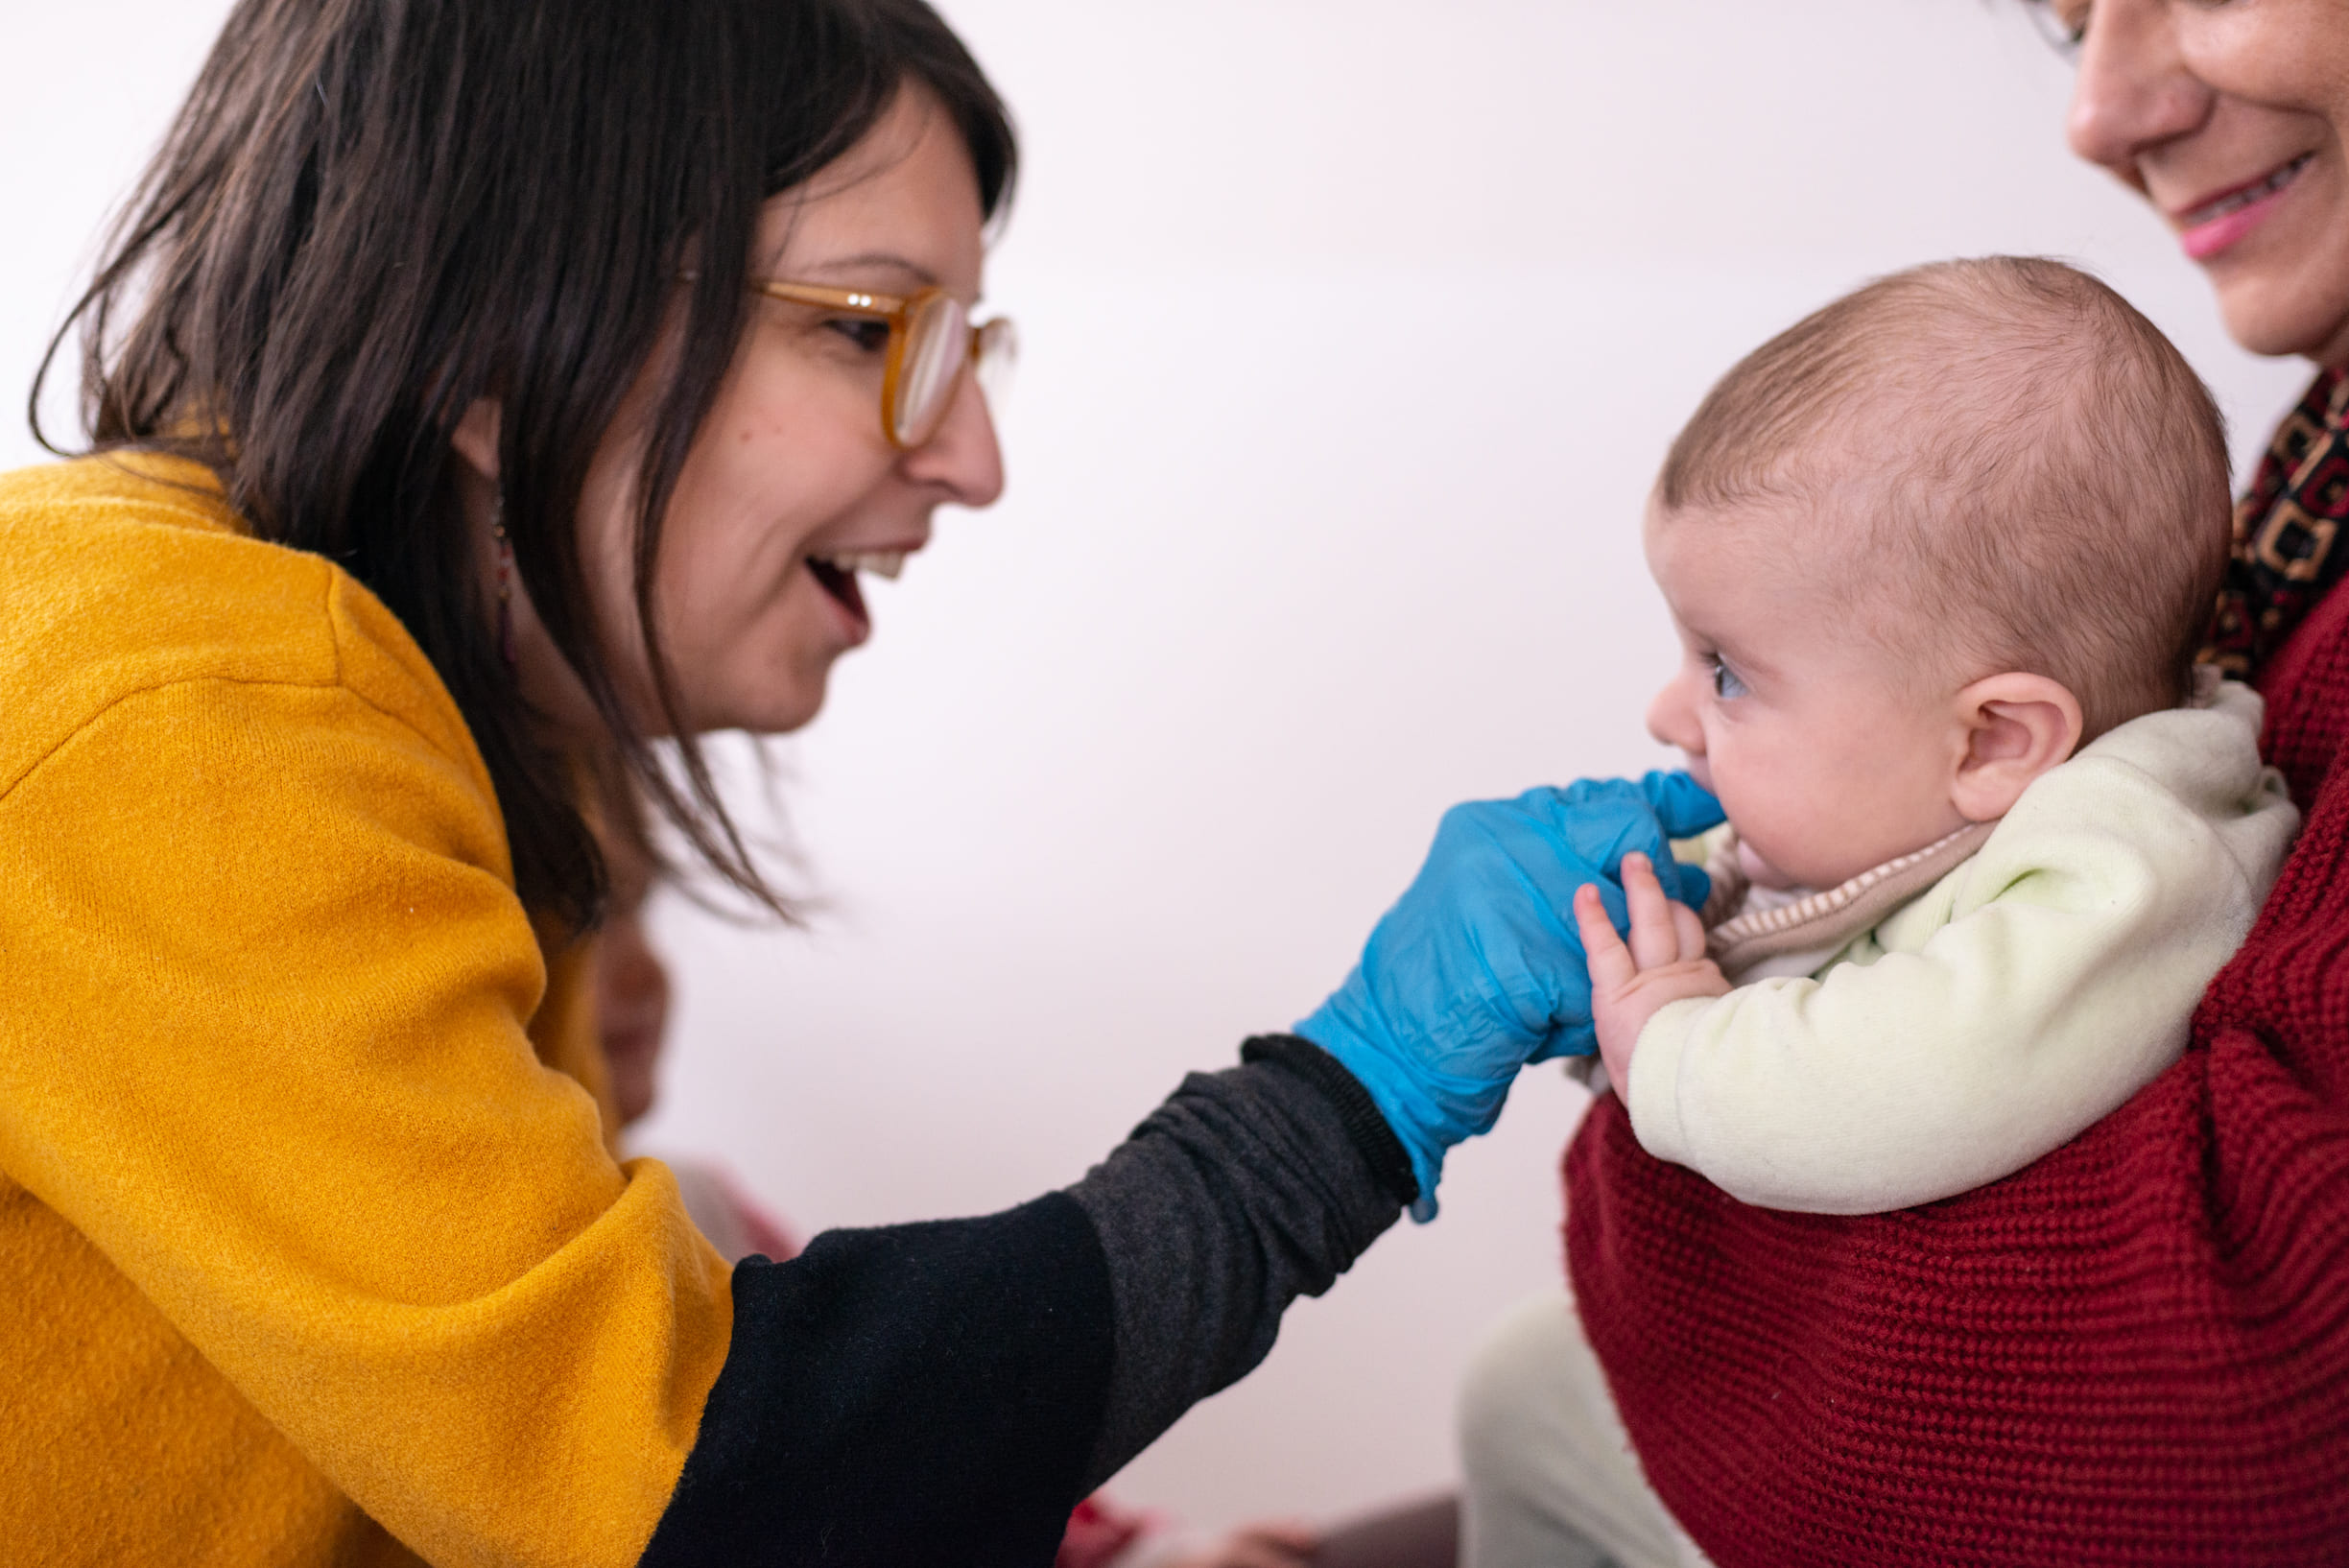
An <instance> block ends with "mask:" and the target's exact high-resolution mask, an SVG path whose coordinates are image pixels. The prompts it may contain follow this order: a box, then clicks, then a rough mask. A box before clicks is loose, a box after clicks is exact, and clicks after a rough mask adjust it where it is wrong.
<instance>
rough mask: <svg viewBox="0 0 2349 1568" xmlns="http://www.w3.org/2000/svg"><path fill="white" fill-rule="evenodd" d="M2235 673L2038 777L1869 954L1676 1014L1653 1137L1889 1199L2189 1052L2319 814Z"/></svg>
mask: <svg viewBox="0 0 2349 1568" xmlns="http://www.w3.org/2000/svg"><path fill="white" fill-rule="evenodd" d="M2237 691H2238V693H2239V694H2240V695H2238V696H2236V697H2234V698H2232V699H2231V700H2227V701H2221V703H2220V705H2219V707H2218V708H2216V709H2206V710H2176V711H2173V712H2170V713H2164V714H2159V715H2153V716H2149V717H2148V718H2147V719H2145V720H2139V721H2136V722H2134V723H2133V724H2131V725H2124V726H2122V727H2121V728H2120V729H2117V730H2115V731H2114V732H2113V733H2112V734H2111V735H2109V736H2107V737H2105V738H2104V739H2102V740H2100V741H2099V742H2098V743H2097V744H2096V745H2095V746H2093V747H2091V748H2088V749H2087V750H2085V751H2083V752H2082V753H2081V754H2080V755H2079V756H2078V757H2076V758H2075V759H2074V760H2073V761H2071V762H2069V763H2066V764H2065V765H2063V766H2062V767H2060V768H2058V769H2056V770H2054V771H2053V772H2050V773H2048V774H2047V775H2045V776H2044V777H2042V778H2041V779H2040V780H2038V781H2037V782H2036V783H2034V784H2033V785H2032V786H2031V788H2030V789H2029V791H2028V792H2026V794H2025V796H2024V797H2023V798H2022V800H2020V801H2019V802H2018V803H2017V804H2016V807H2015V809H2014V810H2013V811H2012V812H2010V813H2009V814H2008V815H2007V817H2006V818H2005V820H2004V821H2003V822H2001V824H2000V825H1999V828H1998V830H1997V831H1996V832H1995V833H1993V834H1992V835H1991V837H1990V839H1989V840H1988V842H1987V843H1985V844H1984V845H1983V847H1982V849H1981V853H1979V854H1978V855H1976V856H1975V857H1974V858H1973V859H1972V860H1970V861H1968V862H1967V863H1966V864H1965V865H1964V866H1962V867H1958V870H1956V871H1954V872H1952V873H1951V874H1950V876H1949V877H1947V878H1945V879H1944V880H1943V881H1942V882H1941V883H1940V884H1938V885H1936V886H1935V887H1934V889H1933V890H1931V891H1929V892H1927V893H1925V894H1924V895H1922V896H1921V897H1920V898H1918V899H1917V900H1915V901H1914V902H1913V903H1911V904H1910V905H1909V906H1907V907H1905V908H1904V909H1902V910H1901V911H1898V912H1896V913H1895V914H1894V915H1893V916H1892V917H1891V918H1890V919H1889V920H1887V921H1886V923H1885V924H1884V925H1883V926H1881V927H1879V928H1878V931H1877V933H1876V934H1875V935H1876V941H1877V943H1878V944H1879V945H1880V947H1881V956H1877V957H1874V958H1873V960H1872V962H1843V963H1839V964H1838V965H1836V966H1834V967H1831V968H1829V969H1828V970H1826V971H1825V972H1824V973H1823V974H1822V975H1820V976H1818V977H1816V978H1798V979H1775V980H1767V981H1763V982H1760V983H1758V984H1755V985H1751V986H1743V987H1740V988H1739V989H1737V990H1734V991H1732V992H1731V993H1730V994H1728V995H1727V996H1724V997H1720V998H1718V999H1713V1000H1708V1001H1692V1002H1680V1003H1674V1004H1673V1005H1672V1006H1670V1007H1667V1008H1665V1009H1664V1010H1661V1011H1659V1012H1658V1013H1657V1014H1656V1015H1655V1017H1654V1018H1653V1019H1652V1020H1650V1021H1649V1025H1648V1027H1647V1029H1646V1030H1645V1031H1643V1032H1642V1033H1641V1035H1640V1039H1639V1044H1638V1048H1637V1051H1636V1053H1635V1055H1634V1057H1633V1059H1632V1064H1631V1069H1630V1073H1629V1078H1630V1082H1629V1083H1628V1085H1626V1095H1625V1098H1626V1103H1627V1105H1628V1108H1629V1111H1630V1114H1631V1125H1632V1128H1633V1129H1634V1131H1635V1132H1636V1133H1637V1134H1638V1136H1639V1139H1640V1142H1641V1143H1642V1145H1644V1146H1645V1147H1646V1148H1647V1149H1648V1150H1649V1152H1651V1153H1653V1154H1655V1155H1656V1156H1658V1157H1659V1158H1662V1159H1668V1160H1671V1161H1673V1162H1674V1163H1676V1164H1680V1165H1685V1166H1688V1167H1690V1168H1691V1169H1693V1170H1695V1171H1697V1172H1698V1173H1699V1174H1701V1175H1702V1176H1705V1177H1707V1178H1708V1179H1709V1180H1711V1181H1713V1182H1714V1183H1715V1184H1716V1185H1718V1186H1720V1188H1722V1189H1723V1190H1724V1191H1726V1192H1728V1193H1730V1194H1731V1195H1733V1196H1735V1197H1737V1198H1740V1199H1742V1200H1744V1201H1746V1202H1749V1203H1754V1204H1758V1205H1761V1206H1764V1207H1769V1208H1782V1209H1795V1210H1805V1211H1810V1212H1814V1213H1827V1214H1868V1213H1877V1212H1881V1211H1885V1210H1889V1209H1898V1208H1907V1207H1910V1206H1911V1205H1914V1204H1918V1203H1925V1202H1931V1201H1933V1200H1935V1199H1940V1198H1947V1197H1951V1196H1953V1195H1955V1194H1958V1193H1960V1192H1964V1191H1967V1190H1969V1189H1971V1188H1974V1187H1978V1186H1981V1185H1983V1184H1985V1183H1987V1182H1990V1181H1994V1180H1996V1179H1998V1178H1999V1177H2001V1176H2006V1175H2009V1174H2011V1173H2013V1172H2015V1171H2018V1170H2020V1169H2022V1168H2023V1167H2024V1166H2026V1165H2029V1164H2030V1163H2031V1162H2032V1161H2034V1160H2036V1159H2038V1158H2039V1157H2040V1156H2041V1155H2043V1154H2046V1153H2048V1152H2051V1151H2052V1150H2054V1149H2056V1148H2058V1147H2059V1146H2061V1145H2062V1144H2064V1143H2066V1142H2068V1141H2069V1140H2071V1139H2072V1138H2073V1137H2075V1136H2076V1135H2077V1134H2078V1133H2080V1132H2081V1131H2083V1130H2085V1129H2086V1128H2088V1127H2090V1126H2091V1125H2093V1124H2094V1123H2095V1122H2097V1121H2098V1120H2100V1118H2102V1117H2103V1116H2104V1115H2106V1114H2107V1113H2108V1112H2110V1111H2112V1110H2113V1109H2115V1108H2116V1107H2118V1106H2119V1105H2121V1104H2122V1103H2123V1102H2124V1101H2126V1100H2127V1099H2128V1098H2129V1097H2130V1096H2131V1095H2133V1094H2135V1093H2136V1091H2137V1090H2138V1089H2139V1088H2141V1087H2143V1086H2144V1085H2145V1084H2146V1083H2147V1082H2149V1081H2151V1080H2152V1079H2153V1078H2154V1077H2156V1076H2157V1075H2159V1074H2160V1072H2161V1071H2162V1070H2163V1069H2164V1068H2165V1067H2167V1066H2168V1065H2169V1064H2170V1063H2171V1062H2172V1061H2174V1060H2175V1059H2176V1058H2177V1056H2178V1054H2179V1052H2180V1051H2181V1050H2182V1049H2183V1047H2184V1045H2185V1042H2186V1037H2187V1026H2188V1020H2189V1017H2190V1015H2191V1013H2192V1011H2193V1010H2194V1007H2195V1002H2196V1001H2197V1000H2198V999H2199V997H2200V996H2201V993H2202V991H2203V988H2204V987H2205V986H2207V985H2208V984H2209V983H2210V980H2211V978H2212V977H2213V976H2214V975H2215V974H2217V973H2218V971H2219V967H2220V966H2221V965H2222V964H2223V963H2224V962H2226V960H2227V959H2228V957H2229V956H2230V955H2232V953H2233V952H2234V950H2235V949H2236V947H2237V946H2238V945H2240V944H2241V942H2242V938H2243V937H2244V935H2245V934H2246V933H2247V932H2248V931H2249V929H2250V925H2251V921H2252V918H2253V917H2254V915H2256V914H2257V913H2258V910H2259V906H2260V904H2261V903H2262V902H2263V901H2264V900H2265V898H2266V892H2267V890H2268V888H2269V887H2270V886H2271V885H2272V884H2273V882H2274V879H2275V874H2276V871H2277V869H2278V867H2280V866H2281V865H2282V861H2283V856H2284V853H2285V850H2286V848H2287V847H2288V846H2289V844H2290V838H2291V835H2292V833H2293V831H2294V830H2295V829H2296V827H2297V825H2298V814H2297V813H2296V812H2294V811H2293V809H2292V807H2291V805H2290V802H2289V801H2288V800H2287V799H2286V798H2285V796H2284V792H2283V786H2282V783H2281V781H2280V780H2279V779H2278V778H2277V777H2276V775H2275V774H2274V773H2273V772H2272V771H2271V770H2266V769H2263V768H2262V767H2261V766H2260V763H2259V758H2258V753H2257V750H2256V745H2255V743H2256V738H2257V732H2258V700H2257V699H2256V698H2254V697H2250V696H2249V694H2248V693H2242V692H2240V689H2237ZM2155 721H2159V722H2158V723H2157V722H2155Z"/></svg>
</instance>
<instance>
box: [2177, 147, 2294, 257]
mask: <svg viewBox="0 0 2349 1568" xmlns="http://www.w3.org/2000/svg"><path fill="white" fill-rule="evenodd" d="M2315 155H2316V154H2314V153H2303V154H2300V155H2299V156H2298V157H2296V158H2293V159H2292V160H2291V161H2290V162H2289V163H2286V164H2283V165H2281V166H2280V167H2278V168H2276V169H2275V170H2274V171H2272V172H2271V173H2269V174H2266V175H2264V176H2262V177H2261V178H2258V179H2254V180H2252V181H2251V182H2250V183H2249V184H2246V185H2238V186H2236V187H2235V188H2234V189H2233V190H2231V191H2222V192H2220V193H2219V195H2218V196H2215V197H2213V198H2211V199H2210V200H2209V201H2207V202H2201V203H2200V204H2199V205H2196V206H2194V207H2190V208H2189V209H2187V210H2186V211H2185V212H2182V213H2180V214H2179V215H2178V218H2177V226H2178V238H2179V240H2180V241H2181V242H2183V243H2184V245H2185V247H2186V253H2187V254H2188V255H2189V256H2192V257H2193V258H2194V259H2195V260H2196V261H2207V260H2209V259H2210V258H2211V257H2213V256H2215V255H2217V254H2219V251H2221V250H2224V249H2228V248H2229V247H2230V246H2232V245H2234V244H2235V243H2236V242H2237V241H2238V240H2241V239H2242V237H2243V236H2244V235H2245V234H2248V233H2250V232H2251V231H2252V230H2253V229H2254V228H2257V227H2258V226H2260V224H2261V223H2262V222H2264V221H2265V220H2266V217H2267V214H2268V213H2269V212H2271V211H2273V210H2274V204H2275V200H2276V198H2277V197H2279V196H2281V195H2283V194H2284V190H2285V188H2286V187H2287V186H2289V185H2290V184H2291V182H2292V181H2293V180H2295V179H2297V178H2300V171H2302V170H2303V169H2306V168H2307V167H2308V166H2309V160H2310V159H2312V158H2313V157H2314V156H2315Z"/></svg>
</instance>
